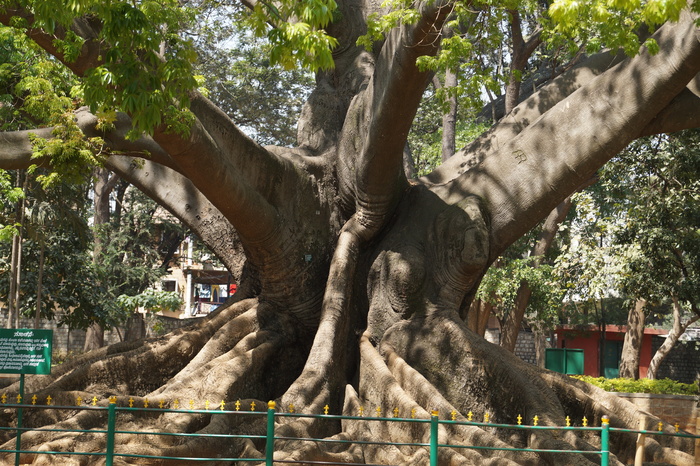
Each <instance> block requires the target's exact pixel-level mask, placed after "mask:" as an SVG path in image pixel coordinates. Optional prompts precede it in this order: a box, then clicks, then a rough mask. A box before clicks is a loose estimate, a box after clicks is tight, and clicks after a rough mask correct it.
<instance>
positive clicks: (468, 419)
mask: <svg viewBox="0 0 700 466" xmlns="http://www.w3.org/2000/svg"><path fill="white" fill-rule="evenodd" d="M473 417H474V413H472V412H471V411H469V412H468V413H467V421H470V422H471V420H472V418H473Z"/></svg>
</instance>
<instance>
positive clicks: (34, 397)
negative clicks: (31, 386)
mask: <svg viewBox="0 0 700 466" xmlns="http://www.w3.org/2000/svg"><path fill="white" fill-rule="evenodd" d="M36 399H37V396H36V394H34V395H32V404H33V405H35V404H36Z"/></svg>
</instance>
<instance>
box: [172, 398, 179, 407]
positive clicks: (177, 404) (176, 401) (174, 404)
mask: <svg viewBox="0 0 700 466" xmlns="http://www.w3.org/2000/svg"><path fill="white" fill-rule="evenodd" d="M173 408H175V409H178V408H180V400H178V399H177V398H175V401H173Z"/></svg>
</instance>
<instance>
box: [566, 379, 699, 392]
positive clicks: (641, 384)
mask: <svg viewBox="0 0 700 466" xmlns="http://www.w3.org/2000/svg"><path fill="white" fill-rule="evenodd" d="M572 377H573V378H575V379H579V380H583V381H584V382H588V383H590V384H593V385H595V386H596V387H600V388H602V389H603V390H605V391H608V392H620V393H655V394H659V395H698V394H700V390H699V389H698V383H697V382H695V383H681V382H676V381H675V380H671V379H658V380H650V379H639V380H634V379H606V378H605V377H592V376H590V375H574V376H572Z"/></svg>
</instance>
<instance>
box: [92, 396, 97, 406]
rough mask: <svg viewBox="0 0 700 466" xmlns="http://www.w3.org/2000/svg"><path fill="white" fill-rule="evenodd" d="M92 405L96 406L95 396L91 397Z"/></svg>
mask: <svg viewBox="0 0 700 466" xmlns="http://www.w3.org/2000/svg"><path fill="white" fill-rule="evenodd" d="M92 405H93V406H97V397H96V396H93V397H92Z"/></svg>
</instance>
